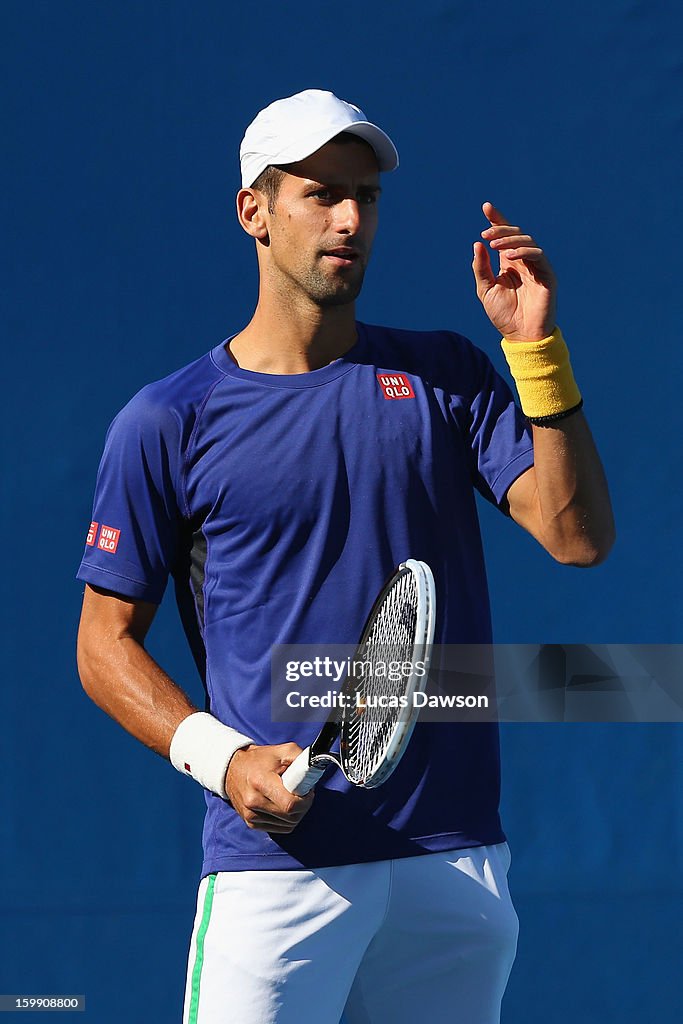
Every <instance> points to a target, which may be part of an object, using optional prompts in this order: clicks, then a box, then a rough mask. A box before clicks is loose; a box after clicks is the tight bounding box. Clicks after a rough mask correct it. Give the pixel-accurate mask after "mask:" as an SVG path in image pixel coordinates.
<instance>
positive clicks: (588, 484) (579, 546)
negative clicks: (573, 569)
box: [507, 411, 615, 566]
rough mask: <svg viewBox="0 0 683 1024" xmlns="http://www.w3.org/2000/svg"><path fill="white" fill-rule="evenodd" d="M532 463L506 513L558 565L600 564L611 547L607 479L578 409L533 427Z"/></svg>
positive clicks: (515, 488) (509, 496)
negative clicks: (533, 538)
mask: <svg viewBox="0 0 683 1024" xmlns="http://www.w3.org/2000/svg"><path fill="white" fill-rule="evenodd" d="M532 430H533V439H534V465H533V466H532V467H531V468H530V469H528V470H527V471H526V472H525V473H523V474H522V475H521V476H519V477H517V479H516V480H515V481H514V483H513V484H512V485H511V487H510V488H509V490H508V492H507V500H508V504H509V507H510V515H511V516H512V518H513V519H514V520H515V522H516V523H519V525H520V526H523V527H524V529H525V530H528V531H529V533H530V534H531V535H532V536H533V537H535V538H536V540H537V541H539V543H540V544H542V545H543V547H544V548H545V549H546V551H549V552H550V554H551V555H552V556H553V558H556V559H557V561H558V562H563V563H565V564H567V565H577V566H591V565H598V564H599V563H600V562H602V561H604V559H605V558H606V557H607V555H608V554H609V551H610V549H611V547H612V544H613V543H614V537H615V531H614V518H613V516H612V505H611V502H610V497H609V491H608V489H607V480H606V479H605V473H604V471H603V468H602V463H601V462H600V457H599V455H598V453H597V450H596V447H595V444H594V442H593V437H592V435H591V432H590V429H589V427H588V423H587V422H586V418H585V416H584V415H583V413H582V412H581V411H578V412H575V413H572V415H571V416H568V417H567V418H566V419H563V420H560V421H559V422H558V423H557V425H556V426H554V427H551V426H548V427H536V426H534V427H532Z"/></svg>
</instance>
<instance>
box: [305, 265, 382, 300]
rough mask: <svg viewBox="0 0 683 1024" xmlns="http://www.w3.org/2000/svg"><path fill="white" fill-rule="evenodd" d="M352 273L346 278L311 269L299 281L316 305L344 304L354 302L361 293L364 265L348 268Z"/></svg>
mask: <svg viewBox="0 0 683 1024" xmlns="http://www.w3.org/2000/svg"><path fill="white" fill-rule="evenodd" d="M350 269H351V270H352V273H351V274H349V276H348V278H347V279H345V280H344V279H340V278H341V275H339V277H331V276H330V275H328V274H324V273H322V271H320V272H318V271H316V270H311V271H309V273H308V274H307V275H306V277H305V279H304V280H303V281H301V287H302V289H303V290H304V291H305V292H306V294H307V295H308V297H309V298H310V299H311V301H312V302H314V303H315V304H316V305H317V306H320V307H321V308H323V309H325V308H327V307H330V306H345V305H348V303H350V302H355V301H356V299H357V298H358V296H359V295H360V293H361V289H362V287H363V280H364V278H365V270H366V268H365V266H361V267H353V268H350Z"/></svg>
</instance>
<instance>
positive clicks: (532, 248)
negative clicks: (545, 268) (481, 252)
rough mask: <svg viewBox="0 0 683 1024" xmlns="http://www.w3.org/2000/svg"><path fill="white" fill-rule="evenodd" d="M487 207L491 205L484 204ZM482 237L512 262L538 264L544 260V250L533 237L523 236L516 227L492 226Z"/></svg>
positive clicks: (505, 225)
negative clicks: (521, 261)
mask: <svg viewBox="0 0 683 1024" xmlns="http://www.w3.org/2000/svg"><path fill="white" fill-rule="evenodd" d="M487 205H488V206H490V205H491V204H490V203H488V204H487V203H485V204H484V206H487ZM481 237H482V238H484V239H486V241H487V242H488V243H489V245H490V246H491V248H492V249H494V250H495V251H496V252H499V253H502V252H504V253H505V256H506V257H507V258H508V259H510V260H529V261H531V262H538V261H540V260H542V259H543V255H544V254H543V249H541V247H540V246H539V245H537V244H536V242H535V241H534V239H533V238H532V237H531V235H525V234H522V229H521V228H520V227H517V226H516V225H512V224H505V223H497V224H492V225H491V227H488V228H485V229H484V231H482V233H481Z"/></svg>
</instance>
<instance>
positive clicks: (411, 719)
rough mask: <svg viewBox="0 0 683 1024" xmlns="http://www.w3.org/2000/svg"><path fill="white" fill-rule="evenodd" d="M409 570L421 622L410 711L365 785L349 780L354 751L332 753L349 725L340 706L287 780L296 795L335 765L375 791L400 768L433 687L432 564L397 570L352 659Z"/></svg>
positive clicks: (408, 564) (412, 563)
mask: <svg viewBox="0 0 683 1024" xmlns="http://www.w3.org/2000/svg"><path fill="white" fill-rule="evenodd" d="M406 570H407V571H409V572H411V573H412V575H413V578H414V579H415V580H416V583H417V591H418V593H417V614H418V619H417V622H416V625H415V643H414V644H413V651H412V657H411V661H412V665H413V669H412V672H411V674H410V677H409V679H408V681H407V683H406V686H405V689H404V691H403V692H404V695H405V696H406V697H407V698H408V705H407V707H406V708H403V709H401V710H402V714H400V715H399V716H398V718H397V721H396V724H395V726H394V731H393V734H392V736H391V739H390V740H389V744H388V746H387V749H386V751H385V754H384V757H383V758H382V760H381V762H380V763H379V765H377V766H376V768H375V770H374V771H373V772H372V774H371V775H370V776H369V777H368V778H367V779H365V780H363V781H360V782H359V781H357V780H355V779H353V778H351V777H350V776H349V774H348V772H347V764H348V760H347V753H348V752H347V751H346V749H345V744H344V743H342V744H341V749H340V752H339V753H338V754H337V753H336V752H333V751H332V749H331V748H332V746H333V744H334V743H335V742H336V740H337V738H338V737H339V736H340V734H341V732H342V727H343V720H344V708H343V706H335V707H334V708H333V710H332V712H331V714H330V716H329V718H328V720H327V721H326V722H325V724H324V725H323V727H322V728H321V730H320V732H319V733H318V735H317V736H316V738H315V740H314V741H313V743H312V744H311V745H310V747H307V748H306V749H305V750H303V751H302V752H301V754H299V756H298V757H297V758H296V759H295V760H294V761H293V762H292V764H291V765H290V766H289V767H288V768H287V769H286V771H285V772H284V774H283V775H282V782H283V784H284V786H285V789H287V790H289V792H290V793H297V794H298V795H299V796H303V795H305V794H306V793H308V792H309V790H311V789H312V788H313V786H314V785H315V784H316V782H318V780H319V779H320V778H321V776H322V775H323V774H324V772H325V770H326V768H327V767H328V766H329V765H330V764H333V765H334V766H335V767H337V768H340V769H341V771H342V772H343V773H344V775H345V777H346V778H347V779H348V780H349V782H352V783H353V784H354V785H357V786H361V787H362V788H364V789H374V788H375V787H376V786H380V785H381V784H382V783H383V782H386V780H387V779H388V778H389V776H390V775H391V774H392V772H393V771H394V769H395V768H396V766H397V764H398V763H399V761H400V759H401V757H402V755H403V752H404V750H405V748H406V746H407V744H408V741H409V739H410V736H411V734H412V731H413V729H414V727H415V722H416V720H417V716H418V708H416V707H415V702H414V700H413V695H414V694H415V693H419V692H422V691H424V689H425V687H426V685H427V679H428V676H429V661H430V657H431V646H432V643H433V640H434V627H435V617H436V596H435V588H434V576H433V575H432V571H431V569H430V567H429V566H428V565H427V563H426V562H421V561H419V560H418V559H414V558H409V559H407V560H406V561H405V562H402V563H401V564H400V565H399V567H398V568H397V569H396V571H395V572H393V573H392V575H391V578H390V579H389V580H387V582H386V583H385V584H384V586H383V587H382V589H381V590H380V592H379V594H378V595H377V598H376V600H375V602H374V604H373V606H372V608H371V609H370V612H369V614H368V617H367V619H366V621H365V625H364V627H363V632H362V633H361V638H360V640H359V642H358V645H357V647H356V652H355V654H354V657H353V659H352V664H353V663H355V661H356V659H357V658H358V656H359V653H360V652H361V651H362V649H363V645H364V643H365V641H366V640H367V638H368V635H369V634H370V631H371V630H372V628H373V626H374V623H375V617H376V614H377V611H378V609H379V608H380V607H381V605H382V602H383V601H384V599H385V597H386V595H387V594H388V593H389V591H390V590H391V589H392V587H393V586H395V584H396V581H397V578H398V577H399V576H400V575H401V573H403V572H405V571H406ZM418 662H420V663H421V664H423V666H424V669H423V671H422V672H421V673H418V671H417V669H416V664H417V663H418ZM348 680H349V676H347V677H346V679H345V680H344V683H343V684H342V687H341V691H340V692H342V693H343V692H344V688H345V687H346V686H347V683H348ZM340 705H342V702H340ZM403 712H404V713H403Z"/></svg>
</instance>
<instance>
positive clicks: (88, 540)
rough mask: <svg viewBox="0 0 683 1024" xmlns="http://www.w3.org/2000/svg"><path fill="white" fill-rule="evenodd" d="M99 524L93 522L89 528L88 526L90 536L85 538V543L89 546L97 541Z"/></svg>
mask: <svg viewBox="0 0 683 1024" xmlns="http://www.w3.org/2000/svg"><path fill="white" fill-rule="evenodd" d="M98 525H99V524H98V523H91V524H90V526H89V528H88V536H87V537H86V538H85V543H86V544H87V545H88V546H89V547H92V546H93V544H94V543H95V537H96V536H97V527H98Z"/></svg>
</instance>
